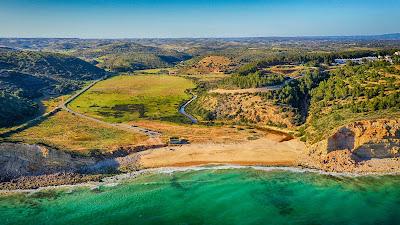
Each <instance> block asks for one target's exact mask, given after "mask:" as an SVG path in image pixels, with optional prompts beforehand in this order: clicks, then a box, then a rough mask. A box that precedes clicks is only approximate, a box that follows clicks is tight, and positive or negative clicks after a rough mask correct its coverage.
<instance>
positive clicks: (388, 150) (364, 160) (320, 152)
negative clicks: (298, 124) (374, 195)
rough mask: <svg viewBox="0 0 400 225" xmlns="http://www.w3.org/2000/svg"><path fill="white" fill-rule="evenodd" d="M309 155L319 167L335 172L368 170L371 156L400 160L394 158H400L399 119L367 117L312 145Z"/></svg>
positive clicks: (375, 160)
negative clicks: (368, 118)
mask: <svg viewBox="0 0 400 225" xmlns="http://www.w3.org/2000/svg"><path fill="white" fill-rule="evenodd" d="M309 155H310V157H311V158H313V159H314V160H316V162H317V163H316V164H317V165H316V167H319V168H322V169H324V170H327V171H336V172H353V171H356V170H357V168H361V167H363V168H365V169H367V167H366V166H365V165H367V164H369V162H368V161H370V160H372V159H373V160H374V162H379V160H382V162H383V160H390V162H391V163H392V164H393V162H399V161H396V160H393V159H397V158H399V157H400V120H397V119H392V120H389V119H388V120H386V119H379V120H365V121H359V122H354V123H351V124H348V125H346V126H344V127H341V128H339V129H338V130H337V131H336V132H334V134H333V135H331V136H329V137H328V138H327V139H325V140H323V141H320V142H318V143H316V144H314V145H311V146H309ZM375 164H376V165H378V164H379V165H382V163H375ZM395 164H396V163H395ZM398 164H399V168H400V163H398ZM368 167H372V166H371V165H369V166H368ZM392 167H393V166H392ZM395 167H396V165H395ZM393 169H395V168H394V167H393ZM369 170H371V171H374V170H379V168H369Z"/></svg>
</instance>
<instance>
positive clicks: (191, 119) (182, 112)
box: [179, 95, 197, 123]
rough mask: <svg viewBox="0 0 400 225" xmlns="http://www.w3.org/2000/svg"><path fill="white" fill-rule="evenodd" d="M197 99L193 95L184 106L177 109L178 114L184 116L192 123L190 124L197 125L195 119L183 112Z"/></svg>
mask: <svg viewBox="0 0 400 225" xmlns="http://www.w3.org/2000/svg"><path fill="white" fill-rule="evenodd" d="M196 98H197V95H193V98H191V99H190V100H189V101H187V102H186V103H185V104H183V105H182V106H181V107H180V108H179V113H180V114H182V115H184V116H186V117H187V118H188V119H190V121H192V123H197V119H196V118H194V117H193V116H192V115H190V114H188V113H187V112H185V108H186V106H188V105H189V104H190V103H191V102H193V101H194V100H195V99H196Z"/></svg>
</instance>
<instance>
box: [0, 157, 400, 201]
mask: <svg viewBox="0 0 400 225" xmlns="http://www.w3.org/2000/svg"><path fill="white" fill-rule="evenodd" d="M232 169H254V170H259V171H265V172H272V171H284V172H291V173H315V174H319V175H324V176H332V177H347V178H357V177H365V176H375V177H380V176H399V175H400V172H365V173H359V172H327V171H324V170H320V169H315V168H308V167H303V166H251V165H247V166H246V165H234V164H222V165H215V164H214V165H213V164H208V165H202V166H183V167H161V168H150V169H143V170H138V171H134V172H129V173H123V174H117V175H114V176H110V177H105V178H103V179H102V180H101V181H96V182H94V181H89V182H84V183H78V184H65V185H57V186H45V187H39V188H37V189H14V190H0V195H8V194H18V193H22V194H31V193H35V192H40V191H48V190H54V189H74V188H80V187H82V188H90V189H97V188H99V187H101V186H105V187H112V186H116V185H119V184H121V183H122V182H125V181H129V180H133V179H135V178H137V177H138V176H140V175H144V174H152V173H153V174H156V173H159V174H171V173H176V172H191V171H204V170H232Z"/></svg>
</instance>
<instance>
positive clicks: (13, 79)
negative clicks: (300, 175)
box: [0, 40, 400, 187]
mask: <svg viewBox="0 0 400 225" xmlns="http://www.w3.org/2000/svg"><path fill="white" fill-rule="evenodd" d="M170 41H171V43H174V44H175V45H187V44H186V43H185V41H181V42H179V41H177V42H175V40H170ZM76 42H77V43H80V45H88V44H90V45H91V46H96V45H99V44H100V43H101V42H99V43H96V42H90V41H84V40H83V41H81V42H80V41H76ZM238 43H241V42H240V41H239V42H238ZM304 43H305V45H308V46H309V47H308V48H309V49H301V48H298V51H301V52H302V53H301V54H299V53H295V52H294V51H293V50H292V49H291V48H288V47H287V46H286V44H285V43H280V45H281V48H282V49H285V50H282V51H279V52H276V51H275V50H271V49H268V48H269V47H268V44H265V43H262V44H260V43H258V42H254V43H252V45H256V46H259V47H260V48H262V49H263V50H254V49H252V48H248V47H245V45H243V46H240V45H239V46H240V47H235V48H232V46H230V45H227V46H226V47H225V49H219V50H215V49H213V48H212V47H209V49H208V51H207V52H206V53H205V52H200V51H199V49H197V50H196V51H192V50H194V49H192V50H186V52H181V53H179V54H178V55H182V56H183V55H186V56H185V57H187V58H185V59H183V58H182V59H183V60H184V61H182V62H178V61H179V60H181V59H179V60H176V61H174V63H171V64H168V63H167V64H162V63H161V64H148V66H139V67H135V66H134V64H135V63H136V62H134V61H129V60H130V59H129V60H128V59H127V58H126V57H127V55H126V54H128V53H129V54H136V53H134V51H136V50H138V51H148V50H149V51H151V52H153V53H154V54H161V52H163V51H164V50H159V49H158V50H157V49H155V47H154V46H147V47H143V46H140V45H143V43H140V44H139V43H132V42H131V41H126V42H121V43H114V42H110V43H103V44H101V46H102V47H99V49H98V50H95V49H97V47H93V48H94V49H92V50H82V49H80V48H77V49H74V50H70V51H68V52H64V51H59V50H57V53H41V51H39V53H36V52H31V50H18V51H16V50H12V49H11V50H10V49H5V50H4V51H3V53H2V54H4V56H3V64H4V65H7V67H6V69H3V70H2V71H1V74H2V76H1V77H0V78H1V79H0V84H1V88H2V89H1V90H2V92H1V93H3V95H4V96H8V95H12V96H13V98H8V97H6V98H4V99H9V100H6V102H5V103H6V104H11V106H12V107H18V109H20V110H22V111H21V112H22V113H23V114H21V116H22V115H23V116H24V119H21V120H20V119H15V118H14V119H13V118H11V117H10V115H12V114H10V113H9V112H6V111H4V112H3V114H0V115H4V116H8V118H9V119H7V120H2V121H4V122H5V121H10V122H7V123H4V125H3V126H2V127H1V128H0V133H1V137H2V139H1V142H2V143H4V144H6V145H5V146H7V148H3V149H4V150H2V152H1V154H0V159H1V160H3V161H5V162H8V161H7V160H8V156H7V155H8V153H7V152H8V151H14V150H12V149H13V147H12V146H15V149H21V148H22V147H21V146H20V145H21V144H22V145H27V146H30V147H29V148H32V149H36V148H39V149H42V150H40V151H38V152H37V153H35V154H39V155H43V157H44V158H38V160H39V159H40V160H44V162H45V163H44V164H43V165H46V163H50V162H47V161H46V160H47V159H46V157H45V154H47V153H46V152H47V151H51V152H53V151H55V152H57V151H60V152H63V154H67V155H70V156H63V158H62V159H58V158H55V159H54V160H55V162H56V161H57V160H61V161H62V164H65V160H66V159H65V157H66V158H68V157H78V158H79V159H80V160H83V161H85V163H84V164H82V165H80V166H76V167H73V168H72V167H71V169H70V170H66V167H68V164H65V165H66V167H60V168H59V169H52V170H49V171H46V170H45V169H44V168H42V167H41V166H40V163H39V162H38V161H35V160H36V159H26V158H25V157H26V156H25V155H24V154H26V150H23V151H22V152H21V151H20V150H18V151H20V152H18V151H16V152H15V155H13V158H17V159H18V160H19V161H18V160H17V161H18V162H19V163H21V166H22V167H24V168H25V170H26V171H27V172H26V174H29V171H30V170H32V174H35V175H40V176H49V177H52V174H54V173H55V172H68V173H72V174H66V175H65V176H64V175H62V176H61V177H63V176H64V177H65V182H62V181H61V180H62V179H64V178H61V177H60V178H59V179H61V180H59V181H57V182H58V184H68V183H71V182H73V183H75V182H79V180H85V181H88V180H98V179H102V178H101V177H105V176H110V175H111V174H115V173H123V172H129V171H133V170H142V169H149V168H160V167H182V166H183V167H184V166H200V165H215V164H218V165H221V164H233V165H244V166H245V165H252V166H292V167H304V168H315V169H320V170H324V171H330V172H355V173H373V172H380V173H386V172H395V173H396V172H400V164H399V163H397V158H398V157H399V155H398V153H397V152H398V151H399V150H398V149H399V147H400V146H399V144H400V141H399V140H400V137H398V135H399V132H398V131H399V120H398V118H399V108H400V107H399V102H398V99H400V98H399V96H398V95H399V93H400V92H399V88H398V87H399V85H400V83H399V81H400V77H399V74H400V71H399V70H398V65H397V63H398V61H394V62H392V63H390V62H387V61H384V60H378V61H371V62H364V63H362V64H361V65H358V64H346V65H337V64H335V63H334V60H333V59H335V57H364V56H368V55H371V54H382V52H383V53H384V54H393V52H395V50H394V49H386V48H385V49H381V50H380V51H379V53H378V51H377V50H376V49H368V48H366V49H363V50H354V51H349V50H343V49H341V48H339V49H338V50H334V51H333V50H329V51H326V50H325V51H320V52H315V51H314V48H315V47H313V46H312V45H309V44H310V43H308V42H304ZM198 44H200V45H203V44H204V45H206V44H209V43H208V42H203V41H200V40H199V42H198ZM360 45H362V43H361V42H360ZM285 46H286V47H285ZM160 48H162V47H160ZM237 48H240V51H239V49H237ZM320 48H321V46H319V47H318V48H317V49H320ZM44 49H47V48H44ZM47 50H49V49H47ZM51 51H54V50H51ZM103 51H104V52H103ZM165 51H166V52H169V53H172V52H171V50H165ZM174 51H175V50H174ZM375 51H376V52H375ZM59 52H62V53H59ZM261 53H262V54H261ZM53 54H54V55H53ZM64 54H66V55H64ZM74 54H77V55H79V57H80V58H82V59H84V60H86V61H84V60H81V59H77V58H73V57H74V56H73V55H74ZM111 54H112V55H111ZM162 54H164V53H162ZM17 55H21V56H18V57H21V58H20V59H18V60H22V62H19V61H18V60H17V59H15V57H16V56H17ZM30 55H34V56H35V57H36V58H35V60H36V61H32V56H30ZM189 55H190V57H189ZM28 56H29V57H28ZM7 57H8V58H7ZM48 57H55V58H56V60H65V58H66V59H68V60H69V61H70V62H72V63H75V62H77V63H78V64H80V66H76V65H75V66H71V65H70V66H68V67H63V68H62V69H59V68H58V66H60V65H62V64H65V63H66V62H64V61H56V63H54V61H53V60H50V59H49V58H48ZM58 57H60V59H58ZM113 57H114V58H115V60H122V61H120V62H121V63H122V64H119V65H118V66H116V67H115V66H110V65H111V64H110V63H111V61H110V60H111V59H112V58H113ZM119 57H121V58H120V59H119ZM135 57H136V56H135ZM146 57H147V56H146ZM258 57H260V58H258ZM393 58H394V59H395V60H396V57H395V56H393ZM0 59H1V58H0ZM11 59H12V60H14V61H15V62H13V61H11ZM146 59H148V60H150V61H153V60H155V63H157V62H158V59H155V58H151V57H150V58H146ZM42 60H43V62H46V63H42ZM93 60H97V61H98V62H93ZM102 60H104V61H102ZM113 60H114V59H113ZM124 60H127V61H124ZM185 60H186V61H185ZM17 62H18V63H17ZM99 62H100V63H99ZM53 63H54V64H53ZM42 64H43V65H46V67H43V66H42ZM17 65H18V66H17ZM121 66H124V67H125V68H126V69H122V67H121ZM166 66H168V67H166ZM149 67H150V68H151V69H147V68H149ZM152 67H153V68H152ZM47 68H50V69H47ZM141 69H144V70H141ZM92 71H93V72H92ZM94 71H97V72H94ZM73 74H75V75H73ZM19 77H23V79H22V81H24V79H25V78H24V77H28V78H29V79H39V81H38V83H35V82H36V81H35V82H33V83H32V81H26V82H25V83H24V82H19V80H18V79H19ZM28 78H26V79H28ZM31 84H35V86H31ZM36 84H37V85H36ZM71 85H73V86H71ZM61 87H63V88H61ZM64 87H65V88H66V89H64ZM49 90H52V91H49ZM55 90H57V91H55ZM13 99H15V100H13ZM37 99H40V101H41V102H37V103H35V101H38V100H37ZM3 101H4V100H3ZM18 101H23V102H24V104H28V105H27V106H19V105H18ZM38 103H39V104H38ZM29 104H31V106H30V107H38V106H37V105H42V106H41V107H42V110H40V112H41V113H47V114H43V115H42V116H40V117H37V118H36V119H33V120H32V118H34V115H37V113H38V112H36V113H35V114H29V113H28V112H32V109H30V108H24V107H28V106H29ZM5 109H11V108H9V107H6V108H3V110H5ZM17 112H18V111H17ZM21 116H20V117H21ZM4 118H5V117H4ZM6 124H7V125H6ZM352 124H363V126H364V124H375V125H374V126H378V127H377V128H376V129H378V130H382V132H383V130H384V129H386V128H388V127H390V129H391V130H390V131H388V133H382V132H381V131H379V132H378V133H376V132H375V133H374V132H373V131H371V132H369V131H368V132H367V133H368V137H367V138H364V136H363V135H364V133H363V132H366V131H365V129H367V130H368V129H370V128H363V129H361V130H362V131H356V130H354V131H353V129H359V128H357V126H358V125H352ZM365 126H366V127H368V126H367V125H365ZM350 127H351V128H350ZM385 127H386V128H385ZM348 129H350V130H352V132H350V133H349V132H347V133H346V132H345V130H348ZM374 129H375V128H374ZM357 135H361V136H362V137H361V139H360V137H359V136H357ZM353 139H354V140H358V139H360V141H357V144H351V143H348V142H351V140H353ZM332 143H334V144H332ZM346 143H348V144H346ZM18 146H19V147H18ZM24 148H25V147H24ZM43 149H44V150H43ZM46 149H47V150H46ZM360 149H363V150H360ZM378 149H379V150H378ZM378 152H379V153H378ZM26 160H27V161H26ZM31 160H33V161H31ZM22 162H24V163H22ZM60 163H61V162H60ZM22 164H23V165H22ZM12 168H13V167H10V165H9V164H4V166H3V168H2V169H3V171H6V173H10V174H13V172H12ZM35 170H37V171H41V172H39V173H34V172H33V171H35ZM7 171H8V172H7ZM110 171H111V172H110ZM26 174H25V175H23V176H21V175H15V176H13V179H17V180H18V179H21V180H20V181H17V180H16V184H18V183H21V187H24V186H26V185H27V183H26V182H27V181H26V180H24V179H25V178H24V177H25V176H26ZM29 179H30V178H29ZM32 179H34V178H32ZM51 179H53V178H49V179H45V182H43V183H42V184H41V183H40V182H38V181H36V180H35V183H36V184H37V185H39V186H46V184H47V183H48V182H49V181H50V180H51ZM10 185H11V184H10V183H6V185H4V187H11V186H13V187H16V186H15V185H11V186H10Z"/></svg>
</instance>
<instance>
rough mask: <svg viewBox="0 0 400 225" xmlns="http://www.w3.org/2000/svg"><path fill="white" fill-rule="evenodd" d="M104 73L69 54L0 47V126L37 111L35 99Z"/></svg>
mask: <svg viewBox="0 0 400 225" xmlns="http://www.w3.org/2000/svg"><path fill="white" fill-rule="evenodd" d="M105 74H106V72H105V71H104V70H102V69H100V68H97V67H95V66H93V65H91V64H90V63H87V62H85V61H83V60H81V59H78V58H74V57H71V56H65V55H62V54H56V53H46V52H36V51H20V50H13V49H10V48H0V101H1V103H2V104H1V106H2V107H1V109H0V118H1V120H0V126H8V125H13V124H15V123H16V121H18V122H22V121H23V120H24V119H23V118H25V119H26V118H27V117H29V116H33V115H35V114H37V113H38V108H39V107H38V106H37V104H36V103H34V101H35V99H37V98H40V97H43V96H49V95H51V96H58V95H61V94H65V93H69V92H71V91H74V90H77V89H79V88H80V87H81V86H82V85H83V84H84V83H85V81H89V80H94V79H98V78H100V77H103V76H104V75H105ZM3 106H7V107H3Z"/></svg>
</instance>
